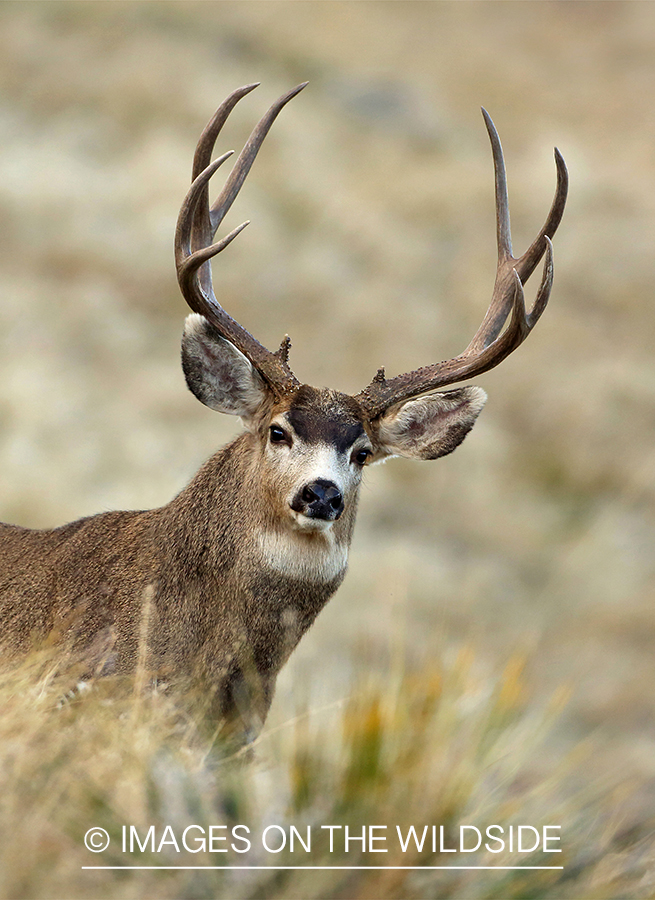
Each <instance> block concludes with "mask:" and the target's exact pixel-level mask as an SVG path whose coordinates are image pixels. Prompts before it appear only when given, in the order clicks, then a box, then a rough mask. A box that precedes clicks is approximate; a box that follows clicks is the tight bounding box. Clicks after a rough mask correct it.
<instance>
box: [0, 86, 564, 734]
mask: <svg viewBox="0 0 655 900" xmlns="http://www.w3.org/2000/svg"><path fill="white" fill-rule="evenodd" d="M255 86H256V85H249V86H247V87H246V88H241V89H239V90H238V91H235V92H234V93H233V94H231V95H230V96H229V97H228V98H227V100H226V101H225V102H224V103H223V104H222V105H221V107H219V109H218V110H217V112H216V114H215V116H214V117H213V119H212V120H211V121H210V123H209V125H208V126H207V128H206V129H205V131H204V132H203V135H202V136H201V139H200V142H199V144H198V148H197V150H196V156H195V159H194V169H193V183H192V186H191V189H190V191H189V193H188V195H187V198H186V199H185V201H184V203H183V205H182V210H181V212H180V218H179V220H178V227H177V232H176V261H177V268H178V280H179V283H180V287H181V289H182V292H183V294H184V296H185V298H186V300H187V302H188V304H189V306H190V307H191V309H192V310H193V311H194V312H193V314H192V315H190V316H189V317H188V318H187V322H186V326H185V332H184V337H183V340H182V365H183V369H184V373H185V376H186V380H187V384H188V386H189V388H190V390H191V391H192V392H193V393H194V394H195V395H196V397H197V398H198V399H199V400H201V402H202V403H204V404H205V405H206V406H208V407H209V408H211V409H213V410H216V411H218V412H222V413H228V414H231V415H238V416H240V417H241V419H242V421H243V423H244V426H245V431H244V432H243V433H242V434H241V435H240V436H239V437H237V438H236V439H235V440H234V441H232V442H231V443H230V444H228V445H227V446H226V447H224V448H223V449H222V450H220V451H219V452H218V453H216V454H215V455H214V456H213V457H212V458H211V459H210V460H208V462H207V463H205V465H204V466H203V467H202V468H201V469H200V471H199V472H198V473H197V475H196V476H195V478H194V479H193V480H192V481H191V483H190V484H189V485H188V487H186V488H185V489H184V490H183V491H182V492H181V493H180V494H179V495H178V496H177V497H175V498H174V499H173V500H172V501H171V502H170V503H169V504H167V505H166V506H163V507H161V508H159V509H155V510H149V511H139V512H109V513H102V514H100V515H97V516H92V517H90V518H85V519H80V520H79V521H77V522H73V523H71V524H69V525H64V526H62V527H61V528H55V529H53V530H44V531H33V530H30V529H25V528H19V527H15V526H11V525H1V524H0V623H1V627H2V633H1V634H0V641H2V642H3V643H4V644H5V645H6V646H8V647H9V648H11V649H12V650H14V651H18V652H21V651H26V650H27V649H29V647H31V646H32V645H33V644H34V642H35V640H37V641H38V640H39V639H44V638H47V637H49V636H51V635H55V636H56V637H57V638H58V639H59V640H61V641H62V643H65V644H66V645H67V646H68V647H69V648H70V649H71V650H72V651H73V652H74V658H75V659H77V660H78V661H81V663H82V666H83V670H84V674H86V675H94V674H106V673H110V672H119V673H121V672H122V673H124V672H130V671H132V670H134V669H135V668H136V667H137V665H141V664H143V665H145V666H146V668H147V670H148V672H150V673H152V674H153V676H154V677H160V678H165V679H169V678H180V677H182V678H185V677H188V678H195V679H200V683H201V684H202V685H203V686H205V685H206V686H207V689H208V691H209V696H211V698H212V700H211V706H212V711H213V712H214V714H215V715H216V717H217V718H220V719H223V720H225V721H226V722H227V723H229V724H231V725H233V726H234V727H235V728H236V729H237V730H239V731H240V732H241V733H245V734H246V736H249V735H252V734H254V733H256V731H257V730H258V729H259V728H260V727H261V725H262V723H263V721H264V719H265V717H266V713H267V711H268V708H269V705H270V702H271V699H272V696H273V690H274V685H275V678H276V676H277V674H278V673H279V671H280V669H281V667H282V666H283V665H284V663H285V662H286V660H287V659H288V657H289V654H290V653H291V652H292V650H293V649H294V647H295V646H296V645H297V643H298V641H299V640H300V638H301V637H302V635H303V634H304V633H305V631H307V629H308V628H309V627H310V626H311V624H312V623H313V621H314V620H315V618H316V616H317V615H318V613H319V612H320V610H321V609H322V608H323V606H324V605H325V603H326V602H327V601H328V600H329V598H330V597H331V596H332V594H333V593H334V592H335V591H336V589H337V588H338V586H339V585H340V584H341V581H342V580H343V578H344V575H345V573H346V567H347V561H348V550H349V547H350V542H351V538H352V533H353V528H354V524H355V516H356V509H357V498H358V493H359V488H360V483H361V478H362V472H363V469H364V467H365V466H366V465H368V464H370V463H373V462H378V461H381V460H384V459H386V458H388V457H391V456H405V457H410V458H414V459H435V458H437V457H439V456H443V455H445V454H447V453H450V452H451V451H452V450H454V449H455V448H456V447H457V446H458V445H459V444H460V443H461V441H462V440H463V439H464V437H465V436H466V434H467V433H468V432H469V430H470V429H471V428H472V426H473V424H474V422H475V419H476V418H477V416H478V414H479V412H480V410H481V409H482V406H483V405H484V402H485V399H486V395H485V394H484V392H483V391H481V390H480V389H479V388H475V387H463V388H456V389H454V390H448V391H445V392H443V391H437V390H436V388H439V387H443V386H446V385H450V384H453V383H454V382H457V381H461V380H463V379H466V378H469V377H472V376H473V375H474V374H477V373H479V372H482V371H485V370H486V369H489V368H492V367H493V366H494V365H497V364H498V363H499V362H500V361H501V360H502V359H503V358H504V357H505V356H507V355H508V354H509V353H511V352H512V351H513V350H514V349H515V348H516V347H517V346H518V345H519V344H520V343H521V342H522V341H523V340H524V339H525V337H526V336H527V334H528V333H529V332H530V330H531V328H532V327H533V326H534V324H535V323H536V321H537V319H538V318H539V316H540V314H541V312H542V311H543V309H544V307H545V305H546V302H547V299H548V295H549V292H550V287H551V283H552V253H551V246H550V241H549V237H550V236H551V235H552V234H553V233H554V231H555V229H556V228H557V225H558V224H559V220H560V218H561V215H562V211H563V208H564V201H565V198H566V184H567V182H566V169H565V168H564V164H563V162H562V160H561V157H559V156H557V157H556V158H557V164H558V188H557V192H556V195H555V201H554V203H553V206H552V208H551V212H550V214H549V216H548V219H547V221H546V223H545V225H544V227H543V228H542V230H541V232H540V233H539V235H538V236H537V238H536V239H535V241H534V242H533V243H532V245H531V246H530V248H529V249H528V250H527V251H526V253H525V254H523V256H521V257H519V258H518V259H515V258H514V257H513V256H512V255H511V245H510V238H509V213H508V210H507V195H506V185H505V174H504V165H503V159H502V151H501V150H500V143H499V141H498V137H497V135H496V132H495V129H494V128H493V125H492V124H491V120H489V119H488V117H487V127H488V130H489V134H490V137H491V140H492V147H493V151H494V163H495V169H496V205H497V220H498V245H499V263H498V272H497V276H496V285H495V288H494V294H493V297H492V302H491V306H490V307H489V310H488V312H487V315H486V317H485V319H484V321H483V323H482V325H481V327H480V329H479V330H478V332H477V334H476V335H475V337H474V338H473V340H472V342H471V343H470V344H469V347H468V348H467V349H466V351H464V353H463V354H461V355H460V356H459V357H455V358H454V359H452V360H449V361H447V362H444V363H437V364H434V365H430V366H426V367H424V368H422V369H417V370H416V371H414V372H410V373H407V374H405V375H399V376H396V377H395V378H392V379H389V380H387V379H386V377H385V375H384V370H380V371H379V372H378V374H377V375H376V376H375V378H374V379H373V381H372V382H371V384H370V385H369V386H368V387H367V388H366V389H365V390H364V391H361V392H360V393H359V394H357V395H355V396H351V395H347V394H342V393H339V392H336V391H331V390H329V389H327V388H314V387H310V386H309V385H306V384H301V383H300V382H299V381H298V380H297V379H296V377H295V376H294V375H293V373H292V372H291V370H290V368H289V366H288V352H289V340H288V338H285V340H284V341H283V342H282V345H281V347H280V349H279V350H278V351H277V352H275V353H271V352H270V351H268V350H266V348H264V347H263V346H262V345H261V344H259V342H258V341H256V340H255V338H254V337H253V336H252V335H250V334H249V333H248V332H247V331H245V329H243V328H242V327H241V326H240V325H239V324H238V323H237V322H235V320H233V319H231V318H230V316H228V314H227V313H226V312H225V310H223V308H222V307H221V306H220V304H219V303H218V301H217V300H216V297H215V296H214V293H213V289H212V283H211V270H210V263H209V260H210V258H211V257H212V256H215V255H216V254H217V253H219V252H220V251H221V250H223V249H224V248H225V247H226V246H227V245H228V244H229V243H230V242H231V241H232V240H233V239H234V237H236V235H237V234H238V233H239V232H240V231H241V230H242V229H243V227H244V226H240V227H239V228H237V229H235V230H234V231H233V232H231V233H230V234H229V235H227V237H225V238H223V239H222V240H221V241H219V242H218V243H215V244H212V243H211V241H212V238H213V235H214V233H215V231H216V229H217V228H218V226H219V225H220V223H221V221H222V219H223V217H224V216H225V214H226V212H227V210H228V209H229V208H230V206H231V204H232V202H233V201H234V199H235V197H236V195H237V193H238V190H239V188H240V187H241V184H242V183H243V180H244V179H245V177H246V175H247V173H248V170H249V168H250V166H251V165H252V162H253V160H254V158H255V155H256V153H257V152H258V150H259V147H260V146H261V143H262V141H263V140H264V137H265V136H266V134H267V132H268V129H269V128H270V126H271V124H272V122H273V121H274V119H275V117H276V116H277V115H278V113H279V112H280V110H281V109H282V107H283V106H284V105H285V104H286V103H287V102H288V101H289V100H290V99H291V98H292V97H293V96H295V94H297V93H298V91H299V90H300V89H301V88H302V87H303V86H304V85H301V86H300V88H296V89H295V90H294V91H291V92H289V93H288V94H287V95H285V96H284V97H282V98H280V100H278V101H277V102H276V103H275V104H274V105H273V107H271V109H270V110H269V112H268V113H267V114H266V116H264V118H263V119H262V120H261V122H260V123H259V124H258V125H257V127H256V128H255V130H254V131H253V134H252V135H251V138H250V139H249V141H248V142H247V144H246V146H245V147H244V150H243V151H242V153H241V154H240V156H239V158H238V159H237V162H236V164H235V166H234V168H233V170H232V173H231V174H230V176H229V178H228V180H227V182H226V185H225V187H224V188H223V190H222V192H221V193H220V195H219V197H218V199H217V200H216V201H215V203H214V204H213V205H212V206H210V205H209V202H208V182H209V179H210V178H211V176H212V175H213V174H214V172H215V171H216V169H217V168H218V167H219V165H221V163H222V162H224V161H225V159H226V158H227V156H229V154H226V155H225V156H223V157H220V158H219V159H218V160H216V161H215V162H210V159H211V153H212V149H213V145H214V142H215V140H216V137H217V135H218V133H219V132H220V129H221V127H222V125H223V124H224V122H225V119H226V118H227V116H228V115H229V113H230V111H231V109H232V108H233V107H234V105H235V104H236V103H237V102H238V101H239V100H240V99H241V98H242V97H243V96H245V94H246V93H248V92H249V91H250V90H252V88H253V87H255ZM485 115H486V114H485ZM544 254H545V255H546V264H545V267H544V275H543V278H542V282H541V286H540V288H539V291H538V294H537V298H536V300H535V302H534V304H533V307H532V310H531V311H530V313H526V311H525V308H524V300H523V290H522V285H523V282H524V281H525V280H527V278H528V277H529V276H530V274H531V273H532V271H533V270H534V268H535V267H536V265H537V264H538V262H539V260H540V259H541V258H542V256H543V255H544ZM503 329H504V330H503Z"/></svg>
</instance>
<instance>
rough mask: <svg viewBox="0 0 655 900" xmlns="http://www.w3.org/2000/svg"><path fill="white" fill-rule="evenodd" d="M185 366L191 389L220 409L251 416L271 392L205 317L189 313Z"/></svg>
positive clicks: (209, 404) (184, 341) (243, 357)
mask: <svg viewBox="0 0 655 900" xmlns="http://www.w3.org/2000/svg"><path fill="white" fill-rule="evenodd" d="M182 369H183V371H184V377H185V378H186V383H187V386H188V388H189V390H190V391H191V392H192V393H193V394H195V396H196V397H197V398H198V400H200V402H201V403H204V404H205V406H208V407H209V408H210V409H215V410H216V412H222V413H228V414H229V415H233V416H242V417H243V418H244V419H249V418H251V417H252V416H253V415H254V414H255V412H256V411H257V410H258V409H259V407H260V406H261V404H262V403H263V402H264V400H265V399H266V397H267V395H268V390H267V388H266V385H265V384H264V381H263V379H262V377H261V376H260V375H259V373H258V372H257V371H256V370H255V369H254V368H253V366H252V365H251V363H250V362H249V361H248V360H247V359H246V357H245V356H244V355H243V353H241V351H240V350H237V348H236V347H235V346H234V344H231V343H230V342H229V341H226V340H225V338H223V337H221V335H220V334H219V333H218V330H217V329H216V328H214V326H213V325H211V324H210V323H209V322H208V321H207V319H205V317H204V316H200V315H198V313H192V314H191V315H190V316H187V318H186V321H185V323H184V334H183V335H182Z"/></svg>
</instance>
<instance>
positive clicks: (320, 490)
mask: <svg viewBox="0 0 655 900" xmlns="http://www.w3.org/2000/svg"><path fill="white" fill-rule="evenodd" d="M291 509H293V510H295V511H296V512H299V513H302V514H303V515H305V516H308V517H309V518H310V519H325V520H326V521H328V522H333V521H334V520H335V519H338V518H339V516H340V515H341V513H342V512H343V495H342V493H341V491H340V490H339V488H338V487H337V486H336V484H335V483H334V482H333V481H326V480H325V479H324V478H318V479H317V480H316V481H312V482H311V483H310V484H306V485H305V487H304V488H302V490H300V491H298V493H297V494H296V496H295V497H294V500H293V503H292V504H291Z"/></svg>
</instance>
